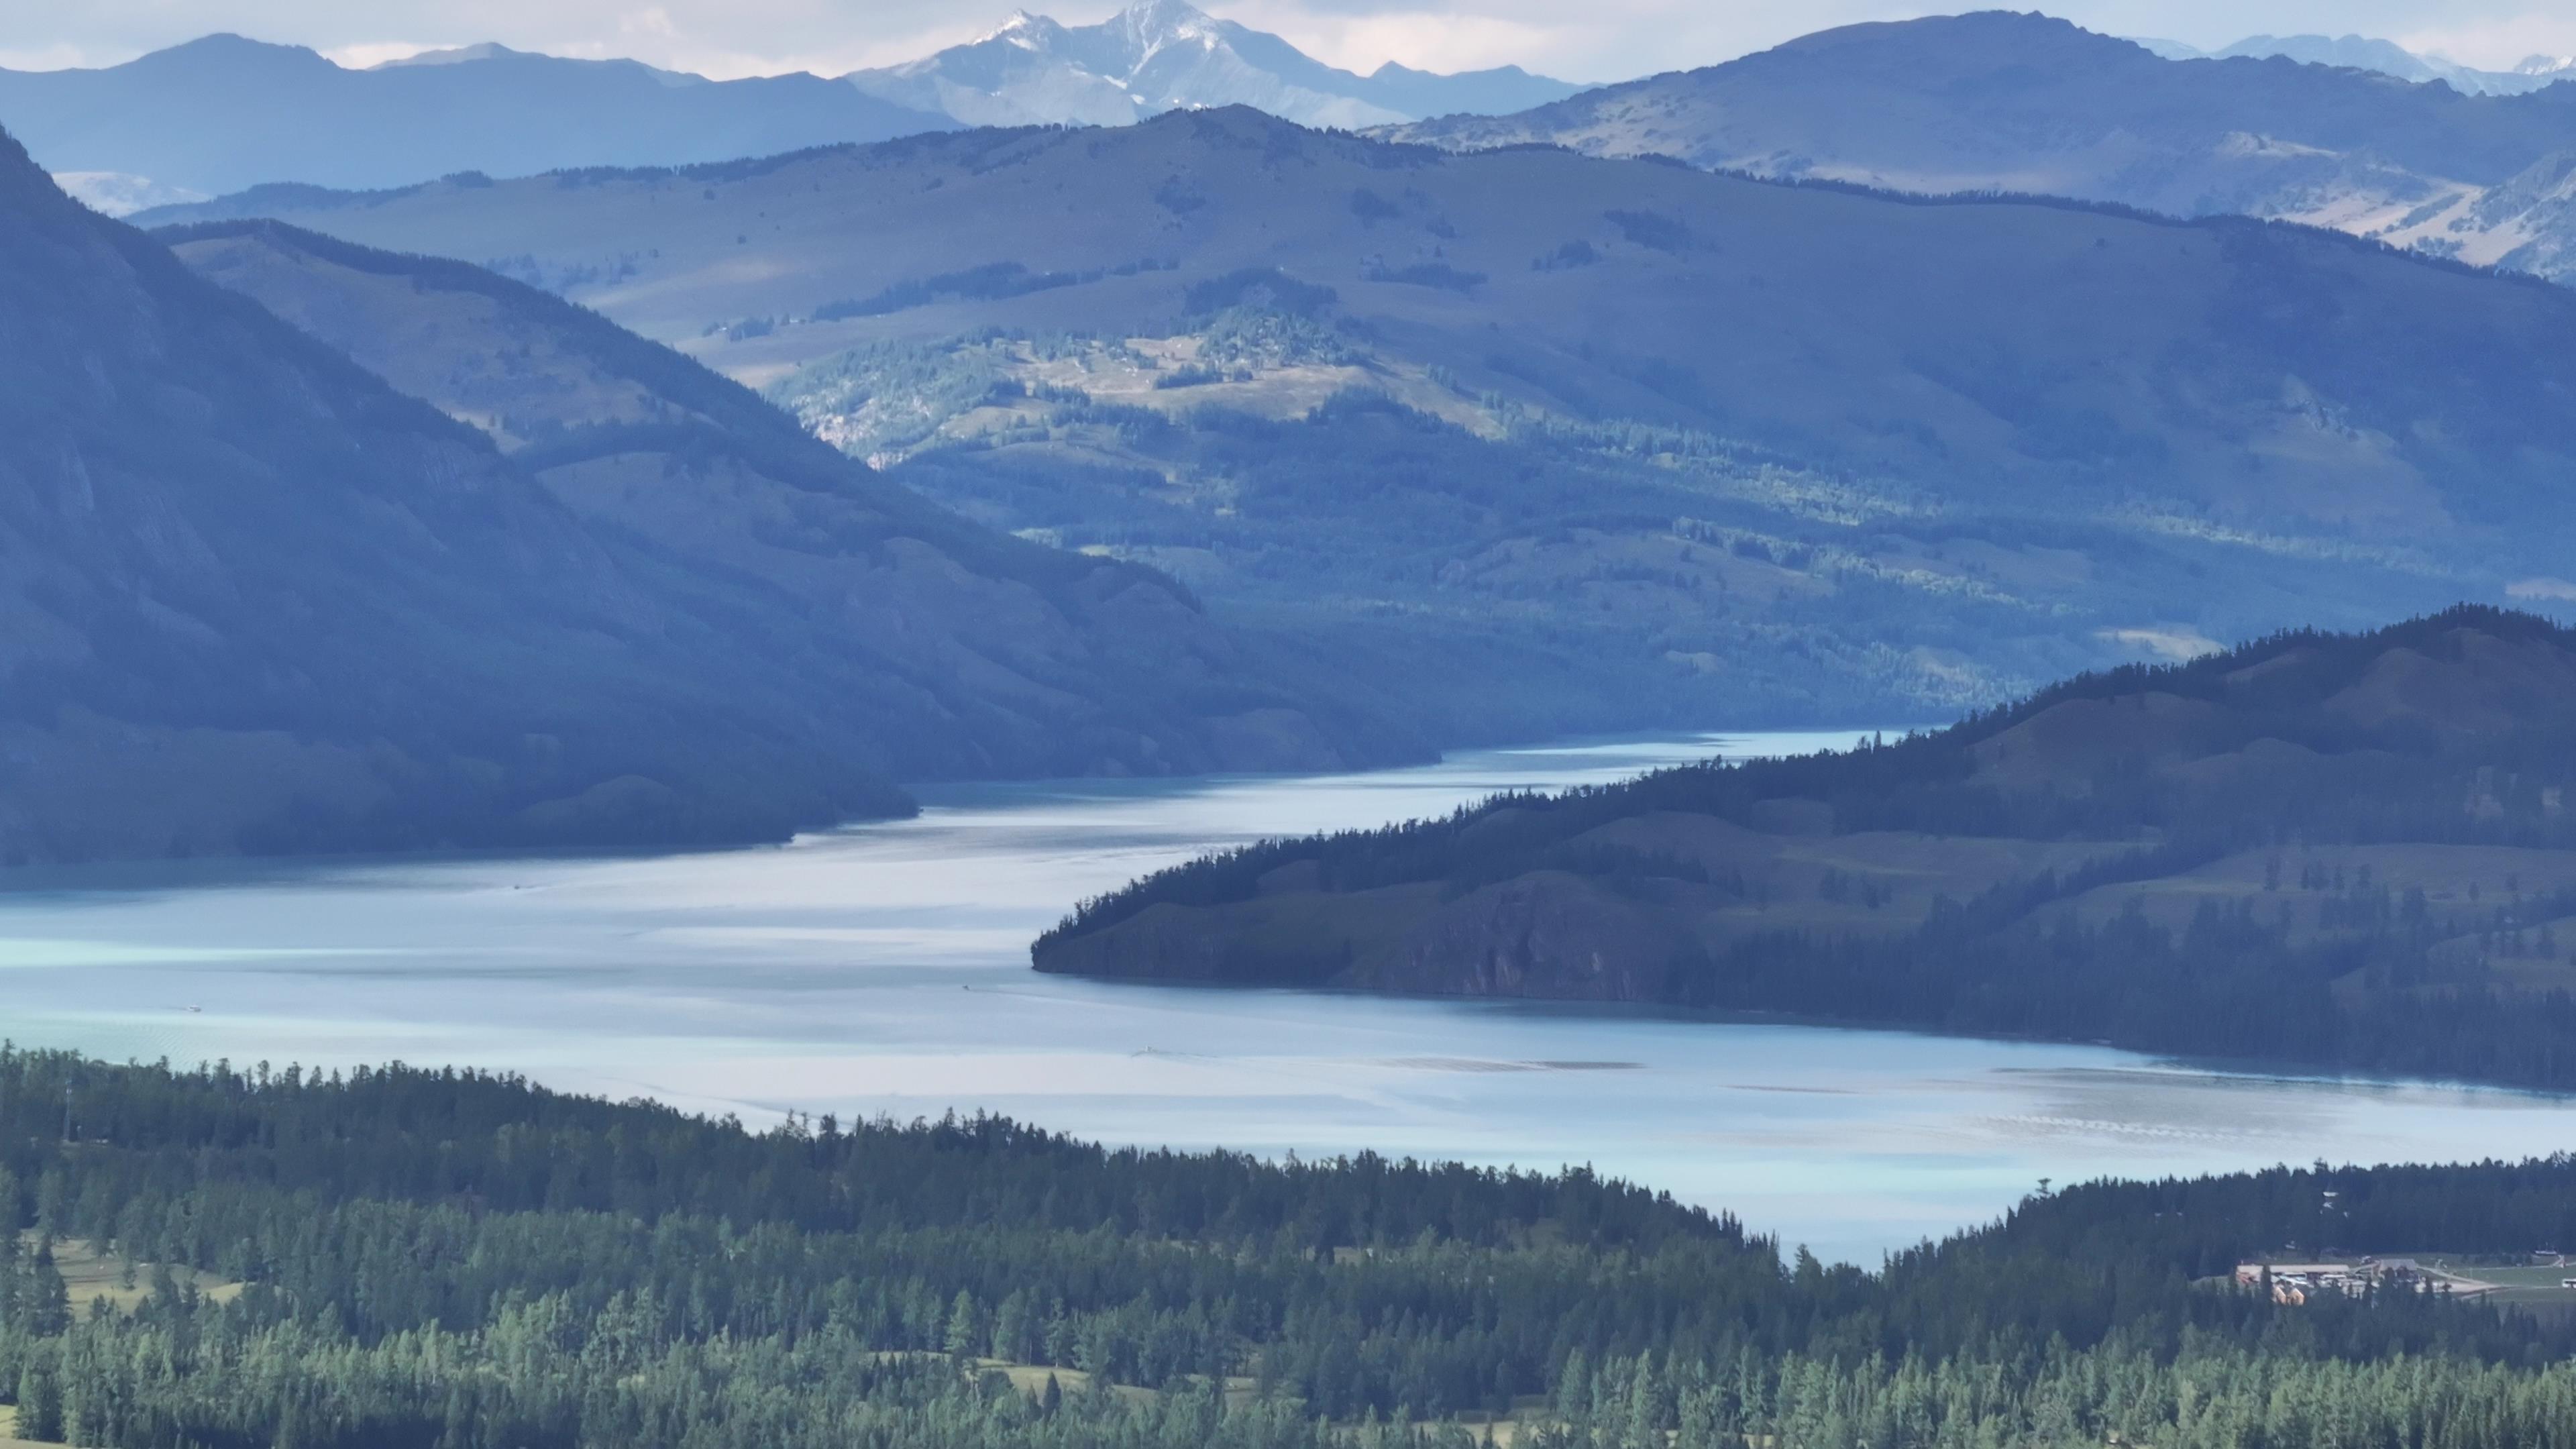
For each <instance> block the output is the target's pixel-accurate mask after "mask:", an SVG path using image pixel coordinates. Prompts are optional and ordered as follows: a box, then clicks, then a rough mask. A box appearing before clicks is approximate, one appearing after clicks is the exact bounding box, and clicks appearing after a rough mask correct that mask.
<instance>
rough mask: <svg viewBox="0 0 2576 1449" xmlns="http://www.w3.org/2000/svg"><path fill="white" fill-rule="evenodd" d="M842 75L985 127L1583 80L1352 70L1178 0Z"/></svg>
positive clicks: (1345, 103)
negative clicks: (1097, 20)
mask: <svg viewBox="0 0 2576 1449" xmlns="http://www.w3.org/2000/svg"><path fill="white" fill-rule="evenodd" d="M847 79H848V81H849V82H850V84H852V85H854V86H857V87H859V88H860V89H862V90H864V91H866V92H868V93H869V94H871V95H875V96H881V97H883V98H885V99H886V100H888V101H891V102H894V103H896V104H899V105H903V106H908V107H911V108H913V109H915V110H922V111H937V112H942V113H944V114H947V115H950V116H953V117H955V118H957V119H958V120H960V121H964V122H967V123H968V124H970V125H979V126H1018V125H1030V124H1046V123H1072V124H1078V125H1095V126H1119V125H1127V124H1129V123H1131V122H1134V121H1137V120H1141V119H1143V118H1144V117H1146V116H1152V115H1157V114H1160V113H1161V112H1164V111H1170V110H1181V109H1189V108H1204V107H1209V106H1230V105H1243V106H1252V107H1254V108H1256V109H1259V110H1263V111H1268V112H1269V113H1271V114H1272V115H1275V116H1281V117H1285V118H1286V119H1289V120H1292V121H1297V122H1300V123H1302V124H1305V125H1310V126H1339V127H1345V128H1350V127H1359V126H1374V125H1383V124H1386V123H1389V122H1393V121H1402V120H1413V119H1419V118H1421V117H1424V116H1443V115H1451V114H1454V113H1458V112H1475V113H1478V114H1486V115H1491V114H1498V113H1501V112H1504V111H1517V110H1524V109H1527V108H1528V107H1531V106H1537V105H1544V104H1546V103H1547V102H1549V101H1553V100H1557V99H1560V98H1562V97H1565V96H1569V95H1572V94H1574V93H1575V91H1576V90H1578V89H1580V88H1579V87H1576V86H1572V85H1568V84H1566V83H1565V82H1563V81H1554V80H1549V79H1547V78H1545V77H1543V76H1534V75H1530V74H1529V73H1527V72H1525V71H1523V70H1521V69H1520V68H1519V67H1517V66H1505V67H1502V68H1500V69H1498V70H1486V71H1473V72H1469V73H1466V74H1463V75H1434V74H1431V73H1429V72H1426V71H1418V70H1411V69H1408V68H1406V67H1404V66H1400V65H1395V64H1393V63H1389V64H1387V65H1384V66H1381V67H1379V68H1378V69H1377V70H1376V71H1375V72H1374V73H1372V74H1369V75H1365V76H1362V75H1354V74H1352V73H1351V72H1349V71H1346V70H1338V69H1336V68H1334V67H1332V66H1328V65H1325V64H1323V63H1322V62H1320V61H1317V60H1315V59H1313V58H1311V57H1309V56H1307V55H1306V54H1305V53H1304V52H1302V51H1300V50H1298V49H1297V48H1296V47H1295V46H1293V45H1291V44H1289V43H1288V42H1287V41H1285V40H1282V39H1280V38H1279V37H1278V36H1276V35H1270V34H1266V33H1264V32H1262V31H1258V30H1252V29H1249V28H1247V27H1245V26H1242V25H1238V24H1236V23H1234V22H1233V21H1231V20H1217V19H1214V18H1212V17H1210V16H1208V15H1207V14H1205V13H1204V12H1202V11H1200V10H1198V9H1197V8H1196V7H1194V6H1191V5H1189V4H1187V3H1186V0H1136V3H1135V4H1133V5H1130V6H1129V7H1128V8H1127V9H1125V10H1122V11H1120V12H1119V13H1118V14H1116V15H1113V16H1111V17H1110V18H1109V19H1107V20H1104V21H1102V22H1100V23H1099V24H1097V25H1076V26H1068V25H1062V24H1059V23H1057V22H1056V21H1054V20H1050V19H1048V18H1047V17H1045V16H1043V15H1032V14H1030V13H1028V12H1027V11H1025V10H1023V11H1020V12H1018V13H1017V14H1014V15H1013V16H1012V17H1011V18H1010V19H1009V20H1008V21H1006V22H1004V23H1003V25H1002V26H1001V27H1000V28H999V29H997V30H995V31H994V32H993V33H992V34H990V35H987V36H985V37H984V38H982V39H980V40H977V41H974V42H971V43H969V44H966V45H959V46H952V47H950V48H949V49H947V50H943V51H940V52H939V53H938V54H936V55H932V56H928V57H925V58H923V59H921V60H917V61H912V62H910V63H908V64H904V65H899V66H891V67H888V68H886V69H883V70H872V71H859V72H857V73H855V74H853V75H851V76H849V77H847Z"/></svg>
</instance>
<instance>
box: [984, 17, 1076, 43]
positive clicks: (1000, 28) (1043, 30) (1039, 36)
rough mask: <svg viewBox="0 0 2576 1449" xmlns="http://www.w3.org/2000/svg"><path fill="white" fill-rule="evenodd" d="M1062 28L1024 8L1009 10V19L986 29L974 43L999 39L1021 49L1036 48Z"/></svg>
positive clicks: (1053, 36) (1052, 37)
mask: <svg viewBox="0 0 2576 1449" xmlns="http://www.w3.org/2000/svg"><path fill="white" fill-rule="evenodd" d="M1063 28H1064V27H1062V26H1060V25H1058V24H1056V23H1055V22H1054V21H1052V20H1049V19H1048V18H1047V17H1045V16H1043V15H1031V14H1030V13H1029V12H1027V11H1026V10H1014V11H1012V12H1011V18H1010V19H1008V20H1005V21H1003V22H1002V23H1001V24H999V25H996V26H994V27H993V28H992V29H991V30H990V31H987V32H986V33H985V34H984V35H983V36H982V37H980V38H979V39H977V40H976V41H975V44H977V45H985V44H989V43H991V42H993V41H996V40H1000V41H1006V42H1008V43H1010V44H1012V45H1016V46H1018V47H1020V48H1021V49H1022V50H1038V49H1042V48H1044V47H1045V46H1046V45H1047V43H1048V42H1049V41H1051V40H1053V39H1054V38H1055V35H1056V32H1057V31H1059V30H1062V29H1063Z"/></svg>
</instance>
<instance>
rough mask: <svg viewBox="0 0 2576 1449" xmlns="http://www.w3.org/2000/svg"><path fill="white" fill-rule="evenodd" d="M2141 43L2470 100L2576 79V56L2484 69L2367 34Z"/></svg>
mask: <svg viewBox="0 0 2576 1449" xmlns="http://www.w3.org/2000/svg"><path fill="white" fill-rule="evenodd" d="M2137 44H2139V45H2142V46H2145V47H2146V48H2147V49H2149V50H2152V51H2154V52H2155V53H2156V54H2158V55H2160V56H2163V57H2164V58H2165V59H2167V60H2227V59H2233V58H2236V57H2248V58H2251V59H2255V60H2263V59H2268V58H2269V57H2272V56H2276V55H2277V56H2283V57H2286V58H2287V59H2290V60H2295V61H2299V62H2301V63H2303V64H2307V65H2328V66H2343V67H2347V68H2349V69H2353V70H2369V71H2377V72H2379V73H2380V74H2382V75H2393V76H2395V77H2397V78H2398V79H2399V80H2408V81H2415V82H2417V83H2419V84H2421V83H2425V82H2430V81H2441V82H2443V83H2444V84H2446V85H2448V86H2450V87H2451V88H2452V89H2453V90H2456V91H2459V92H2461V93H2463V94H2466V95H2488V96H2518V95H2521V94H2522V93H2524V92H2525V91H2536V90H2538V89H2540V88H2541V87H2542V86H2546V85H2555V84H2557V83H2558V82H2559V81H2562V80H2567V79H2571V78H2576V57H2568V56H2552V55H2535V56H2531V57H2529V58H2527V59H2525V60H2524V61H2523V62H2522V63H2521V64H2520V65H2517V66H2515V67H2514V68H2513V69H2512V70H2502V71H2499V70H2479V69H2477V68H2475V67H2473V66H2465V65H2461V64H2460V63H2458V62H2457V61H2453V60H2446V59H2444V58H2443V57H2441V56H2438V55H2419V54H2417V53H2416V52H2414V51H2411V50H2408V49H2407V48H2406V47H2404V46H2402V45H2399V44H2398V43H2397V42H2395V41H2393V40H2381V39H2377V38H2375V37H2372V36H2367V35H2253V36H2248V37H2246V38H2245V39H2243V40H2240V41H2238V42H2236V43H2235V44H2234V45H2231V46H2228V47H2226V48H2224V49H2222V50H2201V49H2198V48H2196V47H2193V46H2189V45H2185V44H2183V43H2181V42H2180V41H2174V40H2146V39H2140V40H2138V41H2137Z"/></svg>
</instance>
